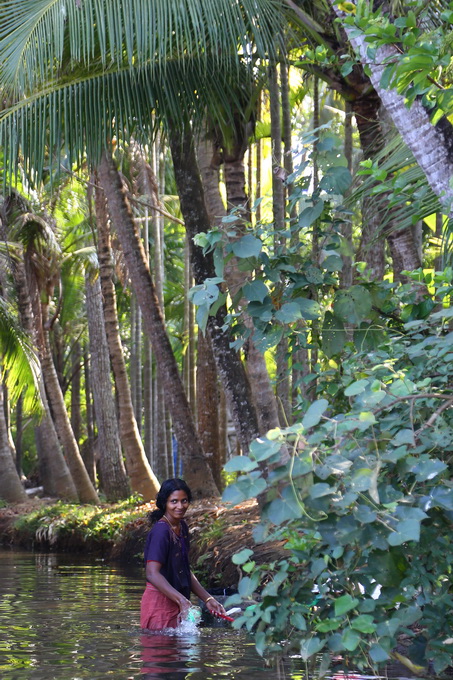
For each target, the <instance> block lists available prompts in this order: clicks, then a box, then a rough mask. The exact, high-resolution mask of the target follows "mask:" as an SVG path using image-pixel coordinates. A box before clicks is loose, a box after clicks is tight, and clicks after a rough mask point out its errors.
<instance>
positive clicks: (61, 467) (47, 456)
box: [12, 261, 79, 500]
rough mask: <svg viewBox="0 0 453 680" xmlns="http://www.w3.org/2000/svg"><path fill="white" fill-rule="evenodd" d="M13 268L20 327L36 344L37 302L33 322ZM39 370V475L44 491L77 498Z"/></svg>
mask: <svg viewBox="0 0 453 680" xmlns="http://www.w3.org/2000/svg"><path fill="white" fill-rule="evenodd" d="M12 271H13V276H14V282H15V286H16V293H17V300H18V311H19V317H20V320H21V324H22V327H23V328H24V329H25V331H26V332H27V333H28V334H29V335H30V336H31V337H33V340H34V343H35V346H38V331H37V327H38V326H39V325H40V318H41V312H40V309H39V305H36V310H37V314H38V315H39V316H38V319H37V322H36V324H35V318H34V313H33V310H32V304H31V300H30V294H29V289H28V283H27V277H26V272H25V267H24V264H23V263H22V262H17V261H16V263H15V266H14V267H13V269H12ZM40 369H41V376H40V378H39V386H40V393H41V402H42V405H43V410H44V415H43V417H42V420H41V423H40V424H39V425H38V426H37V428H36V431H37V436H38V437H39V436H41V435H42V438H43V440H44V441H45V442H46V446H44V447H38V448H37V452H38V463H39V470H40V477H41V480H42V484H43V487H44V492H45V493H46V494H49V495H50V496H54V497H56V498H62V499H65V500H77V499H78V497H79V496H78V491H77V489H76V486H75V484H74V480H73V478H72V475H71V472H70V469H69V467H68V465H67V463H66V460H65V458H64V456H63V454H62V451H61V447H60V442H59V440H58V437H57V433H56V431H55V426H54V423H53V420H52V417H51V413H50V408H49V404H48V400H47V395H46V392H45V389H44V376H43V373H42V365H41V364H40Z"/></svg>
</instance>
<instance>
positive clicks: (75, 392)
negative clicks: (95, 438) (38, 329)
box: [71, 340, 82, 443]
mask: <svg viewBox="0 0 453 680" xmlns="http://www.w3.org/2000/svg"><path fill="white" fill-rule="evenodd" d="M81 359H82V352H81V348H80V342H79V340H76V341H75V342H74V345H73V347H72V352H71V427H72V431H73V432H74V437H75V439H76V442H77V443H79V442H80V425H81V414H80V374H81Z"/></svg>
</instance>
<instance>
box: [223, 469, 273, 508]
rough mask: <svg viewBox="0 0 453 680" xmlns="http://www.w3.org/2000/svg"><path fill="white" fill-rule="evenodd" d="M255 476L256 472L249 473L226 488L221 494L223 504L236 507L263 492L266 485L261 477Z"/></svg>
mask: <svg viewBox="0 0 453 680" xmlns="http://www.w3.org/2000/svg"><path fill="white" fill-rule="evenodd" d="M257 475H258V473H257V472H251V473H249V474H248V475H247V476H245V477H240V478H239V479H238V480H237V481H236V482H235V483H234V484H230V485H229V486H227V487H226V489H225V491H224V492H223V494H222V500H223V501H224V502H225V503H232V504H233V505H237V504H238V503H242V501H246V500H248V499H249V498H256V497H257V496H259V495H260V494H261V493H263V491H265V489H266V487H267V483H266V480H265V479H263V477H261V476H257Z"/></svg>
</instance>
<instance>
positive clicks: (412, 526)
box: [387, 519, 420, 545]
mask: <svg viewBox="0 0 453 680" xmlns="http://www.w3.org/2000/svg"><path fill="white" fill-rule="evenodd" d="M419 540H420V522H419V521H417V520H416V519H405V520H403V521H402V522H398V524H397V525H396V531H395V532H392V533H391V534H389V535H388V536H387V542H388V544H389V545H402V544H403V543H406V541H419Z"/></svg>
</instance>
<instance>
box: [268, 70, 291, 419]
mask: <svg viewBox="0 0 453 680" xmlns="http://www.w3.org/2000/svg"><path fill="white" fill-rule="evenodd" d="M269 98H270V113H271V148H272V211H273V218H274V233H275V236H274V251H275V252H276V253H278V252H280V253H282V254H283V253H284V252H285V250H286V243H285V239H284V238H283V237H282V236H281V234H282V232H283V231H284V230H285V187H284V185H283V181H282V179H281V174H280V173H281V168H282V166H283V158H282V127H281V121H280V89H279V82H278V71H277V67H276V65H275V64H273V65H271V66H270V67H269ZM280 285H282V284H280ZM275 360H276V364H277V371H276V393H277V400H278V407H279V420H280V422H281V423H283V424H284V425H287V424H289V422H290V420H291V405H290V398H289V396H290V385H289V364H288V339H287V338H286V337H285V336H283V337H282V339H281V340H280V342H279V343H278V345H277V349H276V353H275Z"/></svg>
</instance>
